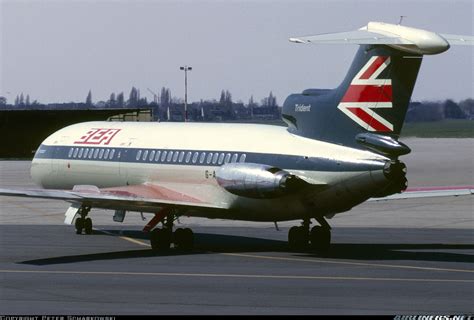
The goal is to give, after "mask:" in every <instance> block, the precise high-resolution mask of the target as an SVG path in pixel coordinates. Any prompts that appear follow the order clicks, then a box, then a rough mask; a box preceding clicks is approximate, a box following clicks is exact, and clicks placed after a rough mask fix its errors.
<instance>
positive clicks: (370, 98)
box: [341, 85, 392, 102]
mask: <svg viewBox="0 0 474 320" xmlns="http://www.w3.org/2000/svg"><path fill="white" fill-rule="evenodd" d="M341 102H392V86H391V85H390V86H367V85H350V86H349V88H348V89H347V91H346V94H345V95H344V97H343V98H342V100H341Z"/></svg>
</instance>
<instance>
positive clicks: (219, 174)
mask: <svg viewBox="0 0 474 320" xmlns="http://www.w3.org/2000/svg"><path fill="white" fill-rule="evenodd" d="M216 179H217V183H218V184H219V185H220V186H221V187H223V188H224V189H225V190H227V191H229V192H230V193H233V194H236V195H239V196H243V197H249V198H259V199H265V198H276V197H279V196H282V195H284V194H288V193H291V192H293V191H295V190H298V189H300V188H301V187H303V186H304V185H306V182H305V181H303V180H301V179H300V178H298V177H297V176H295V175H292V174H290V173H289V172H287V171H285V170H282V169H280V168H276V167H272V166H268V165H262V164H256V163H227V164H225V165H223V166H221V167H220V168H219V169H218V170H217V171H216Z"/></svg>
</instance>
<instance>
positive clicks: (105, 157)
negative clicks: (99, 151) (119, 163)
mask: <svg viewBox="0 0 474 320" xmlns="http://www.w3.org/2000/svg"><path fill="white" fill-rule="evenodd" d="M109 152H110V149H105V153H104V159H106V160H107V159H108V158H109Z"/></svg>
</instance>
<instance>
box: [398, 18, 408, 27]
mask: <svg viewBox="0 0 474 320" xmlns="http://www.w3.org/2000/svg"><path fill="white" fill-rule="evenodd" d="M406 17H407V16H400V21H398V25H399V26H401V25H402V21H403V18H406Z"/></svg>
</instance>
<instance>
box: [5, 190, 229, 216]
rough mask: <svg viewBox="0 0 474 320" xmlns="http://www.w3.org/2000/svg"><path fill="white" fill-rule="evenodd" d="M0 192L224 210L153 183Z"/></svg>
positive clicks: (141, 207)
mask: <svg viewBox="0 0 474 320" xmlns="http://www.w3.org/2000/svg"><path fill="white" fill-rule="evenodd" d="M0 195H4V196H15V197H31V198H42V199H55V200H64V201H67V202H71V203H81V204H84V205H87V206H91V207H94V208H103V209H124V210H130V211H144V212H147V211H149V212H155V211H156V209H157V208H158V207H161V206H175V207H182V208H194V209H198V208H213V209H227V206H226V204H225V203H220V204H214V203H210V202H208V201H207V202H206V201H203V200H200V199H197V198H194V197H192V196H189V195H186V194H184V193H181V192H178V191H175V190H172V189H169V188H165V187H162V186H159V185H155V184H142V185H134V186H124V187H115V188H103V189H99V188H97V187H96V186H76V187H74V188H73V190H47V189H39V188H37V189H3V188H0Z"/></svg>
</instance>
